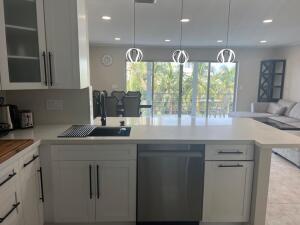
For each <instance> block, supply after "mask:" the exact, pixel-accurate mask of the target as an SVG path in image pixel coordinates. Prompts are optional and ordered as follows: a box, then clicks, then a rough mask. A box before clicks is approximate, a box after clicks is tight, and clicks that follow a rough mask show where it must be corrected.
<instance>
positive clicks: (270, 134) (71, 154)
mask: <svg viewBox="0 0 300 225" xmlns="http://www.w3.org/2000/svg"><path fill="white" fill-rule="evenodd" d="M120 120H124V121H125V124H126V126H131V127H132V130H131V134H130V136H129V137H85V138H58V137H57V136H58V135H59V134H61V133H62V132H63V131H65V130H66V129H67V128H68V127H69V126H70V125H44V126H37V127H36V128H34V129H28V130H16V131H14V132H11V133H10V134H9V135H8V136H6V137H5V139H15V138H16V139H23V138H24V139H25V138H26V139H28V138H29V139H34V140H36V141H41V146H40V155H41V164H42V167H43V169H44V178H45V179H44V180H45V199H46V200H45V203H44V204H45V221H46V222H48V223H75V222H76V223H86V222H97V223H103V222H122V223H134V222H135V219H136V211H135V209H136V161H137V154H138V152H137V151H138V150H137V149H138V146H139V145H141V144H143V145H147V144H152V145H153V144H160V145H161V144H172V145H179V144H188V145H196V144H197V145H205V175H204V200H203V211H202V213H203V216H202V219H201V221H202V222H203V224H206V223H207V224H216V223H221V224H222V223H223V222H227V224H228V223H229V224H251V225H264V223H265V215H266V205H267V194H268V183H269V174H270V163H271V154H272V148H280V147H285V148H287V147H300V138H299V137H297V136H294V135H292V134H289V133H287V132H283V131H280V130H277V129H275V128H272V127H269V126H267V125H264V124H262V123H259V122H257V121H254V120H252V119H246V118H241V119H203V118H183V119H166V118H143V117H141V118H108V120H107V125H108V126H119V124H120ZM99 122H100V121H99V120H98V119H96V120H95V121H94V122H93V124H94V125H100V123H99ZM99 165H100V168H101V169H102V173H103V174H102V173H101V170H100V174H102V176H100V175H99V176H98V173H99V170H98V168H99ZM220 165H221V166H220ZM229 167H230V168H229ZM231 167H233V168H231ZM88 168H90V170H88ZM218 168H219V169H218ZM220 169H222V171H221V170H220ZM86 171H90V174H91V175H90V177H96V178H95V179H88V178H87V177H86ZM124 171H127V172H124ZM220 171H221V172H220ZM120 174H123V176H121V177H120ZM224 176H225V177H224ZM99 177H102V178H103V180H100V181H99V180H98V179H99ZM216 177H218V178H219V180H222V182H223V183H222V182H219V180H216V179H213V178H216ZM227 178H228V179H227ZM105 180H106V181H107V182H105ZM241 181H243V182H242V185H241ZM89 182H90V184H89V185H86V184H87V183H89ZM122 182H123V183H122ZM205 182H206V183H205ZM224 182H225V183H226V182H227V183H226V184H224ZM230 182H231V183H230ZM98 183H100V184H99V185H98ZM113 184H114V185H113ZM111 185H113V186H111ZM230 185H232V187H230ZM238 185H241V186H239V187H237V186H238ZM77 186H78V187H77ZM116 186H119V189H118V188H117V187H116ZM122 186H123V187H124V186H126V187H127V189H126V190H125V191H124V189H122ZM216 186H218V187H223V188H224V190H225V189H227V191H225V192H224V193H223V195H222V193H220V188H213V187H216ZM99 187H100V188H99ZM98 189H101V190H102V191H103V192H102V193H101V197H100V192H99V191H98ZM231 189H232V191H230V190H231ZM122 190H123V192H122ZM85 193H86V194H87V195H88V197H87V196H86V194H85ZM72 196H76V197H72ZM116 196H117V197H118V198H116ZM209 196H210V197H209ZM211 196H217V199H216V197H214V198H212V197H211ZM118 199H123V201H124V202H125V203H124V202H123V203H124V204H123V205H122V204H121V205H120V202H118ZM231 200H232V202H231ZM217 207H219V208H217ZM222 207H223V208H222ZM226 211H227V212H226ZM74 212H75V213H74ZM224 212H226V213H225V214H224ZM202 222H201V223H202Z"/></svg>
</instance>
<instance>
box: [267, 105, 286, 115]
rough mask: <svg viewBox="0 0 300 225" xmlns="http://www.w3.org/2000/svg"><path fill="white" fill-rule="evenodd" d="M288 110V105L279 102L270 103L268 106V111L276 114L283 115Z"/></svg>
mask: <svg viewBox="0 0 300 225" xmlns="http://www.w3.org/2000/svg"><path fill="white" fill-rule="evenodd" d="M285 110H286V107H284V106H281V105H279V104H277V103H273V102H271V103H269V106H268V108H267V113H270V114H276V115H282V114H283V113H284V112H285Z"/></svg>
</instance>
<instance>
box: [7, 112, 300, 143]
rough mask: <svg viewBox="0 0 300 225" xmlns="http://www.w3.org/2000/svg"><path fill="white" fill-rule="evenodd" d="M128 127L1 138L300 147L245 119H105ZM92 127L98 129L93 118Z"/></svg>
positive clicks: (55, 129)
mask: <svg viewBox="0 0 300 225" xmlns="http://www.w3.org/2000/svg"><path fill="white" fill-rule="evenodd" d="M121 120H124V121H125V125H126V126H131V127H132V129H131V134H130V136H129V137H86V138H58V137H57V136H58V135H59V134H61V133H62V132H63V131H65V130H66V129H68V128H69V127H70V126H71V124H68V125H40V126H36V127H35V128H31V129H24V130H15V131H12V132H10V133H9V134H8V135H7V136H5V137H3V138H2V139H25V138H26V139H28V138H31V139H34V140H36V141H41V142H42V143H44V142H46V143H49V142H51V143H53V144H56V143H57V144H68V143H70V144H71V143H74V144H97V143H137V144H139V143H166V142H170V141H172V142H173V143H216V142H220V143H221V142H222V143H223V142H229V143H232V142H235V143H239V142H241V143H245V142H248V143H255V144H257V145H259V146H261V147H300V137H297V136H296V135H294V134H291V133H288V132H286V131H281V130H278V129H275V128H273V127H270V126H267V125H264V124H262V123H260V122H257V121H255V120H252V119H248V118H223V119H205V118H200V117H199V118H192V117H183V118H181V119H178V118H177V117H156V118H152V117H151V118H149V117H148V118H147V117H140V118H107V126H119V124H120V121H121ZM93 124H94V125H99V126H100V120H99V119H96V120H95V121H94V123H93Z"/></svg>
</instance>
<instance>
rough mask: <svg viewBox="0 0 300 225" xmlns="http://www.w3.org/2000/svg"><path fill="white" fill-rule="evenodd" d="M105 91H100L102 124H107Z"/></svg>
mask: <svg viewBox="0 0 300 225" xmlns="http://www.w3.org/2000/svg"><path fill="white" fill-rule="evenodd" d="M105 96H106V95H105V92H104V91H101V92H100V116H101V125H102V126H106V106H105Z"/></svg>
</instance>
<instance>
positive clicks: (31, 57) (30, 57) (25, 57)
mask: <svg viewBox="0 0 300 225" xmlns="http://www.w3.org/2000/svg"><path fill="white" fill-rule="evenodd" d="M7 58H9V59H31V60H39V57H33V56H20V55H8V56H7Z"/></svg>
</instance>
